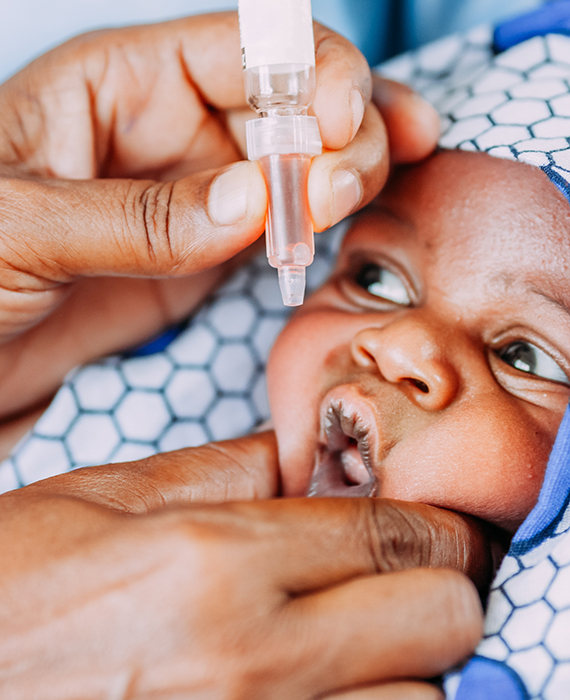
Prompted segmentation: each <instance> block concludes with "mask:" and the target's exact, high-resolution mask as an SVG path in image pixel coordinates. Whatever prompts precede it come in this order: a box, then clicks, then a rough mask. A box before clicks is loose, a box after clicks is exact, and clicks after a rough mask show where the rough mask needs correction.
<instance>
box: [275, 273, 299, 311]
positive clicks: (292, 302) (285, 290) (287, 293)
mask: <svg viewBox="0 0 570 700" xmlns="http://www.w3.org/2000/svg"><path fill="white" fill-rule="evenodd" d="M279 288H280V289H281V297H282V298H283V303H284V304H285V306H301V304H302V303H303V298H304V296H305V268H304V267H301V266H297V265H295V266H292V267H280V268H279Z"/></svg>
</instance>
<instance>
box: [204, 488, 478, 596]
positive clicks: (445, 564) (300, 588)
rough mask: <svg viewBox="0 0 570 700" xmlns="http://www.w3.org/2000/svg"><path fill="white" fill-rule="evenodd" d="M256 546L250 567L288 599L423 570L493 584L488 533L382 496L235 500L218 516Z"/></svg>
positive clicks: (465, 521) (448, 516) (434, 511)
mask: <svg viewBox="0 0 570 700" xmlns="http://www.w3.org/2000/svg"><path fill="white" fill-rule="evenodd" d="M217 514H219V517H220V518H221V521H222V522H223V523H225V524H227V523H228V522H231V531H232V533H234V535H235V536H236V537H237V538H238V541H243V540H244V538H245V539H246V540H247V541H250V542H251V543H252V545H253V546H252V547H251V548H250V549H249V551H250V559H249V560H248V566H249V567H250V568H251V570H252V571H259V574H260V580H261V579H263V580H267V581H271V585H272V586H273V587H274V588H276V589H281V590H282V591H283V592H284V593H285V594H286V595H293V596H296V595H300V594H304V593H306V592H308V591H313V590H318V589H321V588H325V587H329V586H334V585H337V584H340V583H342V582H343V581H346V580H347V579H350V578H354V577H359V576H370V575H374V574H377V573H387V572H397V571H402V570H404V569H411V568H417V567H426V566H427V567H436V568H450V569H457V570H458V571H461V572H463V573H466V574H467V575H468V576H470V577H471V578H474V579H475V580H476V581H477V583H478V584H482V583H484V582H486V580H487V579H488V578H489V577H490V575H491V571H492V565H491V555H490V546H489V543H488V538H487V533H486V532H485V530H484V529H483V528H482V527H481V525H479V524H478V522H477V521H475V520H474V519H469V518H464V517H463V516H461V515H458V514H456V513H452V512H450V511H446V510H442V509H439V508H434V507H431V506H425V505H423V504H419V503H406V502H403V501H395V500H390V499H382V498H316V499H307V498H299V499H293V498H292V499H280V500H277V501H272V502H269V503H268V502H248V503H230V504H226V505H223V506H220V507H219V508H218V510H217V511H215V512H212V511H211V510H210V509H204V510H201V509H199V510H196V511H193V518H194V519H195V521H196V522H198V521H201V520H204V522H208V523H212V517H214V519H215V518H216V517H218V515H217Z"/></svg>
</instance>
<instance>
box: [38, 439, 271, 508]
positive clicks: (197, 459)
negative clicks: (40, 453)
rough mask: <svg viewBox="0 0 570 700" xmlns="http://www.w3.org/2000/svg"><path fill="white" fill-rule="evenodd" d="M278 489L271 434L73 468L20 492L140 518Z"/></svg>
mask: <svg viewBox="0 0 570 700" xmlns="http://www.w3.org/2000/svg"><path fill="white" fill-rule="evenodd" d="M278 488H279V475H278V464H277V445H276V442H275V435H274V433H273V432H264V433H257V434H255V435H249V436H247V437H244V438H237V439H235V440H226V441H224V442H217V443H209V444H207V445H203V446H201V447H191V448H187V449H183V450H176V451H175V452H164V453H161V454H158V455H154V456H152V457H147V458H146V459H141V460H137V461H135V462H125V463H121V464H107V465H102V466H98V467H87V468H84V469H77V470H75V471H73V472H70V473H68V474H61V475H59V476H54V477H52V478H50V479H44V480H43V481H38V482H36V483H35V484H31V485H30V486H26V487H25V493H29V494H30V495H33V494H34V493H37V494H44V495H51V496H57V495H61V494H65V495H67V496H72V497H75V498H80V499H81V500H83V501H89V502H91V503H97V504H99V505H103V506H107V507H109V508H111V509H113V510H118V511H121V512H125V513H137V514H145V513H150V512H151V511H154V510H157V509H159V508H161V507H163V506H166V505H172V504H175V503H178V504H180V503H223V502H224V501H235V500H242V501H250V500H256V499H267V498H272V497H274V496H276V495H277V491H278Z"/></svg>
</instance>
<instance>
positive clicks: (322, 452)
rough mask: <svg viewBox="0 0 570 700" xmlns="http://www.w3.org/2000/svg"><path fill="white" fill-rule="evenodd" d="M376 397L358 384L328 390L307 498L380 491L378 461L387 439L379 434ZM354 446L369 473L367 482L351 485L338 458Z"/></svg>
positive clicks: (358, 494) (321, 414)
mask: <svg viewBox="0 0 570 700" xmlns="http://www.w3.org/2000/svg"><path fill="white" fill-rule="evenodd" d="M375 403H376V398H375V397H373V396H371V395H370V394H369V392H367V391H365V390H364V387H362V386H360V384H358V383H351V384H344V385H340V386H337V387H335V388H333V389H331V390H330V391H329V392H328V393H327V394H326V396H325V397H324V399H323V401H322V403H321V410H320V435H319V442H320V445H319V449H318V452H317V459H316V466H315V469H314V472H313V476H312V479H311V484H310V487H309V495H329V496H372V495H376V494H377V493H378V490H379V484H378V473H379V469H378V467H379V461H380V460H381V458H382V454H381V453H384V452H385V451H386V450H385V449H384V448H385V447H387V440H386V439H384V438H385V436H381V435H380V426H379V424H378V415H379V413H378V410H377V407H376V405H375ZM354 443H356V446H357V448H358V452H359V453H360V456H361V458H362V463H363V465H364V467H365V469H366V471H367V472H368V475H369V479H368V481H367V482H366V483H364V482H363V481H361V483H358V484H355V483H350V481H349V480H348V479H347V475H346V473H345V470H344V466H343V460H342V458H341V455H342V453H343V451H345V450H347V449H348V448H349V446H350V445H351V444H354Z"/></svg>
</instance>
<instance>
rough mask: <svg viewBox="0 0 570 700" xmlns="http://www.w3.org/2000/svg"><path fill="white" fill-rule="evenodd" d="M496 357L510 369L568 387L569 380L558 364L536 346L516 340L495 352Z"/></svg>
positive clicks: (569, 384)
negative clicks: (509, 366)
mask: <svg viewBox="0 0 570 700" xmlns="http://www.w3.org/2000/svg"><path fill="white" fill-rule="evenodd" d="M496 352H497V355H498V356H499V357H500V358H501V360H503V362H506V363H507V364H508V365H511V367H514V368H515V369H519V370H520V371H521V372H528V373H529V374H535V375H536V376H537V377H542V378H543V379H550V380H551V381H553V382H560V383H561V384H566V385H567V386H570V380H569V379H568V377H567V376H566V374H565V372H563V371H562V369H561V368H560V367H559V366H558V364H557V363H556V362H555V361H554V360H553V359H552V358H551V357H550V355H547V354H546V353H545V352H543V351H542V350H541V349H540V348H537V347H536V345H532V344H531V343H527V342H525V341H524V340H517V341H516V342H514V343H509V344H508V345H505V347H504V348H501V349H500V350H497V351H496Z"/></svg>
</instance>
